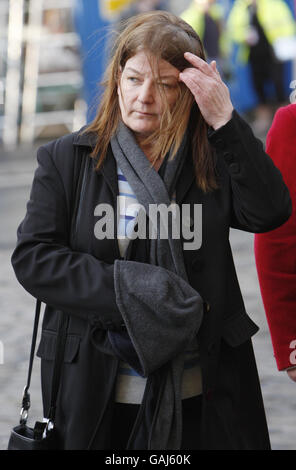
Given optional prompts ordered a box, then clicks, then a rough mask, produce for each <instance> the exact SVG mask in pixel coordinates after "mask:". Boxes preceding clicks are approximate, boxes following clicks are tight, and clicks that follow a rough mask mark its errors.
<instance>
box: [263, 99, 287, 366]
mask: <svg viewBox="0 0 296 470" xmlns="http://www.w3.org/2000/svg"><path fill="white" fill-rule="evenodd" d="M291 106H294V108H291ZM291 106H288V107H286V108H281V109H280V110H278V111H277V113H276V115H275V118H274V121H273V124H272V127H271V129H270V131H269V133H268V136H267V152H268V153H269V155H270V156H271V158H272V160H273V161H274V163H275V164H276V166H277V167H278V168H279V169H280V170H281V172H282V174H283V178H284V180H285V182H286V184H287V186H288V187H289V189H290V194H291V198H292V203H293V213H292V216H291V217H290V219H289V220H288V221H287V222H286V223H285V224H284V225H282V226H281V227H279V228H277V229H276V230H272V231H271V232H268V233H264V234H260V235H256V236H255V241H254V248H255V259H256V266H257V272H258V279H259V283H260V289H261V294H262V300H263V304H264V308H265V312H266V317H267V321H268V325H269V329H270V333H271V338H272V344H273V349H274V354H275V359H276V363H277V367H278V369H279V370H283V369H286V368H288V367H293V366H294V367H295V366H296V359H295V358H296V356H295V351H296V349H295V348H296V318H295V312H296V213H295V207H296V185H295V177H296V106H295V105H291ZM294 109H295V111H294ZM293 111H294V114H293Z"/></svg>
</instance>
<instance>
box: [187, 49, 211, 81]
mask: <svg viewBox="0 0 296 470" xmlns="http://www.w3.org/2000/svg"><path fill="white" fill-rule="evenodd" d="M184 57H185V59H186V60H187V61H188V62H190V63H191V64H192V65H194V67H196V68H197V69H198V70H200V71H201V72H203V73H204V74H205V75H208V76H209V77H216V73H215V72H214V71H213V69H212V68H211V67H210V66H209V64H207V63H206V62H205V61H204V60H203V59H201V58H200V57H198V56H197V55H194V54H191V52H185V54H184Z"/></svg>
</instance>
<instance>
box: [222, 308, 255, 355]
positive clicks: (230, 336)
mask: <svg viewBox="0 0 296 470" xmlns="http://www.w3.org/2000/svg"><path fill="white" fill-rule="evenodd" d="M258 330H259V327H258V326H257V325H256V323H254V322H253V320H252V319H251V318H250V317H249V315H248V314H247V313H246V312H245V311H241V312H237V313H235V314H233V315H231V316H229V317H227V318H226V319H225V321H224V327H223V331H222V337H223V339H224V340H225V341H226V342H227V343H228V344H229V345H230V346H233V347H235V346H239V345H240V344H242V343H244V342H245V341H247V340H248V339H250V338H251V337H252V336H253V335H254V334H255V333H257V332H258Z"/></svg>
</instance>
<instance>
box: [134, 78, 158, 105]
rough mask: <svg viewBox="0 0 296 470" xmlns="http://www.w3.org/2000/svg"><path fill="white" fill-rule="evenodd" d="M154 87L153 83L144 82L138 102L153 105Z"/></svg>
mask: <svg viewBox="0 0 296 470" xmlns="http://www.w3.org/2000/svg"><path fill="white" fill-rule="evenodd" d="M154 93H155V91H154V86H153V84H152V83H149V82H148V81H147V82H144V83H143V84H142V86H141V88H140V90H139V96H138V100H139V101H141V103H152V102H153V101H154Z"/></svg>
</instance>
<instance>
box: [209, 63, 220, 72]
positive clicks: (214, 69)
mask: <svg viewBox="0 0 296 470" xmlns="http://www.w3.org/2000/svg"><path fill="white" fill-rule="evenodd" d="M210 67H211V68H212V70H213V71H214V72H215V73H216V74H217V75H219V72H218V69H217V63H216V61H215V60H212V62H211V63H210Z"/></svg>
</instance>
